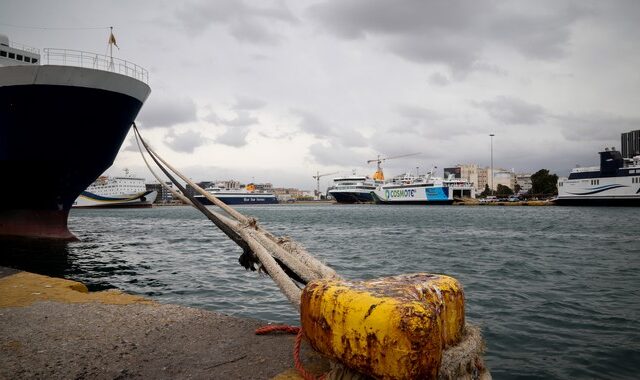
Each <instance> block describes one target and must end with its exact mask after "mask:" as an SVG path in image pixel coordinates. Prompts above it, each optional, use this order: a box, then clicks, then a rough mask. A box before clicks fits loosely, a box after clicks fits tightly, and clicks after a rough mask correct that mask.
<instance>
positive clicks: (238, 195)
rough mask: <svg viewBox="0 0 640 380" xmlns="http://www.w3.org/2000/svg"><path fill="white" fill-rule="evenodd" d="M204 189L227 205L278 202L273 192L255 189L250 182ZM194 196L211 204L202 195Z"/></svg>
mask: <svg viewBox="0 0 640 380" xmlns="http://www.w3.org/2000/svg"><path fill="white" fill-rule="evenodd" d="M204 190H205V191H206V192H208V193H209V194H211V195H213V196H215V197H216V198H218V199H220V200H221V201H222V202H224V203H225V204H228V205H246V204H275V203H278V198H277V197H276V195H275V194H273V193H271V192H268V191H264V190H257V189H256V188H255V186H254V185H251V184H249V185H247V186H245V187H242V188H226V187H224V186H221V185H213V186H208V187H206V188H205V189H204ZM194 198H195V199H196V200H197V201H198V202H200V203H202V204H204V205H212V204H213V203H211V201H210V200H209V199H208V198H206V197H205V196H204V195H199V194H198V195H195V196H194Z"/></svg>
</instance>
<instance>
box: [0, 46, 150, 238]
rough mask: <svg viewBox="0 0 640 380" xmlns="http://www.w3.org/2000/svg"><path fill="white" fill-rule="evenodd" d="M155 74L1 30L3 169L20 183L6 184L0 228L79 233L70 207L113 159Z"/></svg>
mask: <svg viewBox="0 0 640 380" xmlns="http://www.w3.org/2000/svg"><path fill="white" fill-rule="evenodd" d="M111 37H113V35H111V36H110V39H109V40H110V41H111V39H112V38H111ZM113 40H114V41H115V39H113ZM148 80H149V78H148V72H147V70H145V69H143V68H142V67H140V66H138V65H136V64H134V63H131V62H128V61H124V60H121V59H117V58H113V56H105V55H100V54H95V53H89V52H83V51H77V50H67V49H43V50H42V51H41V50H40V49H36V48H32V47H27V46H24V45H20V44H16V43H13V42H10V41H9V38H8V37H7V36H5V35H0V172H1V173H2V175H3V178H9V179H10V182H11V183H12V184H16V186H17V187H16V186H0V199H2V200H3V201H2V202H1V203H0V235H6V236H22V237H37V238H53V239H66V240H74V239H76V237H75V236H74V235H73V234H72V233H71V232H70V231H69V229H68V226H67V218H68V215H69V210H70V209H71V206H72V205H73V203H74V202H75V201H76V199H77V198H78V196H79V195H80V194H81V193H82V191H84V190H85V189H86V188H87V187H88V186H89V185H91V183H92V182H93V181H95V179H96V178H98V176H99V175H100V174H101V173H104V171H105V170H107V169H108V168H109V167H110V166H111V165H112V164H113V161H114V159H115V157H116V155H117V154H118V150H119V149H120V146H121V145H122V142H123V141H124V139H125V137H126V136H127V133H128V132H129V128H130V127H131V125H132V123H133V121H134V120H135V118H136V116H137V115H138V112H139V111H140V109H141V107H142V105H143V103H144V102H145V101H146V99H147V97H148V96H149V93H150V92H151V89H150V87H149V86H148V84H147V83H148Z"/></svg>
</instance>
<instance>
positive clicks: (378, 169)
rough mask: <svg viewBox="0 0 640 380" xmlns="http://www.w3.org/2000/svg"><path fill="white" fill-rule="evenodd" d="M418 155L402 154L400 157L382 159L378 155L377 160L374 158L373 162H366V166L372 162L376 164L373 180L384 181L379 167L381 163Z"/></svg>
mask: <svg viewBox="0 0 640 380" xmlns="http://www.w3.org/2000/svg"><path fill="white" fill-rule="evenodd" d="M418 154H420V153H409V154H402V155H400V156H393V157H384V158H380V155H378V158H375V159H373V160H368V161H367V164H370V163H372V162H376V163H377V165H378V167H377V169H376V172H375V173H373V179H374V180H376V181H384V173H383V172H382V167H381V166H380V164H381V163H383V162H384V161H386V160H391V159H394V158H402V157H410V156H415V155H418Z"/></svg>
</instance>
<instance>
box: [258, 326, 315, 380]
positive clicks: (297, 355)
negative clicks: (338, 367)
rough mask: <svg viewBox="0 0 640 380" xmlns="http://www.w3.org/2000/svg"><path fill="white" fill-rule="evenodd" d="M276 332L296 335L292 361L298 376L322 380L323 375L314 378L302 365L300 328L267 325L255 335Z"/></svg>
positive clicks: (306, 379) (308, 379)
mask: <svg viewBox="0 0 640 380" xmlns="http://www.w3.org/2000/svg"><path fill="white" fill-rule="evenodd" d="M276 331H282V332H285V333H288V334H296V340H295V344H294V345H293V361H294V365H295V367H296V370H298V373H300V376H302V377H303V378H304V379H305V380H323V379H324V378H325V375H322V376H320V377H316V376H315V375H314V374H312V373H311V372H309V371H307V370H306V369H305V368H304V365H303V364H302V360H301V359H300V347H301V346H302V337H303V336H304V333H303V332H302V329H301V328H300V327H296V326H289V325H269V326H264V327H260V328H258V329H256V335H266V334H270V333H272V332H276Z"/></svg>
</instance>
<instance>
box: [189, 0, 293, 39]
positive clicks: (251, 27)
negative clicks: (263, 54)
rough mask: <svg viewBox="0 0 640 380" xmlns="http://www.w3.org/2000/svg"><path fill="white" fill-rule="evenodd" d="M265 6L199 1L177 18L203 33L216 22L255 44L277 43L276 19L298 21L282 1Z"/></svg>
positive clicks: (225, 0) (221, 0) (222, 0)
mask: <svg viewBox="0 0 640 380" xmlns="http://www.w3.org/2000/svg"><path fill="white" fill-rule="evenodd" d="M265 3H266V2H260V3H259V4H260V5H261V6H255V5H253V4H255V3H252V4H247V3H246V2H245V1H241V0H215V1H197V2H191V3H189V4H186V5H184V6H183V7H182V8H180V9H179V10H178V11H176V18H177V19H178V21H179V22H180V23H181V24H182V25H183V26H184V28H185V29H186V30H187V31H188V32H190V33H192V34H200V33H202V32H204V31H205V30H206V29H208V28H209V27H211V26H213V25H223V26H225V27H226V28H227V30H228V31H229V33H230V34H231V35H232V36H233V37H234V38H235V39H236V40H238V41H241V42H248V43H254V44H276V43H278V42H279V41H280V40H281V38H282V37H281V36H280V35H279V34H277V33H276V32H275V31H274V30H273V27H274V23H276V22H278V23H285V24H291V23H295V22H297V19H296V18H295V17H294V16H293V14H292V13H291V11H290V10H289V9H288V8H287V7H286V5H285V4H284V3H282V2H275V3H271V4H267V5H266V6H265Z"/></svg>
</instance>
